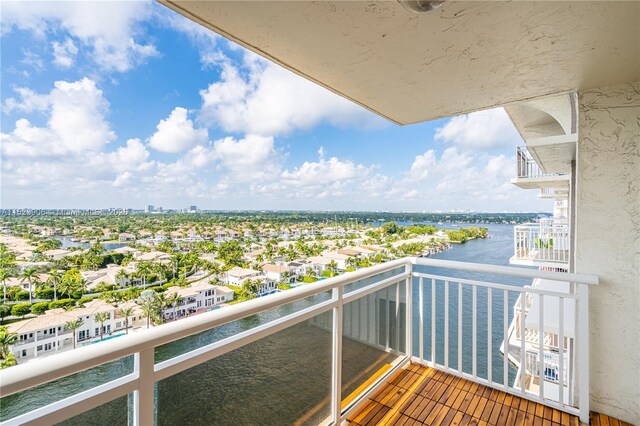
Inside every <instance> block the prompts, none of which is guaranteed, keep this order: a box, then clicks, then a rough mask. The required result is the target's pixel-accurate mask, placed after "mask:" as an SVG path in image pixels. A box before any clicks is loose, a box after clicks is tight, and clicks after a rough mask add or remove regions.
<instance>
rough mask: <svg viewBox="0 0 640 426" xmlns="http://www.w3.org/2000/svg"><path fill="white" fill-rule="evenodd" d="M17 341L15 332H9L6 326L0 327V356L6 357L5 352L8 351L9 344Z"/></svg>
mask: <svg viewBox="0 0 640 426" xmlns="http://www.w3.org/2000/svg"><path fill="white" fill-rule="evenodd" d="M17 341H18V335H17V334H16V333H9V331H8V330H7V328H6V327H0V358H2V359H6V354H7V353H9V352H10V350H9V346H11V345H13V344H14V343H16V342H17Z"/></svg>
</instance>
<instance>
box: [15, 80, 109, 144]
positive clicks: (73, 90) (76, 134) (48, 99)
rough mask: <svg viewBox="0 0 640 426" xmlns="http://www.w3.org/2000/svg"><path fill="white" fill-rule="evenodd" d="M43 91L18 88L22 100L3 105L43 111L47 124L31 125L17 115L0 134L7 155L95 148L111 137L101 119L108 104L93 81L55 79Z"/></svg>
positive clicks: (103, 119)
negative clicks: (51, 86) (49, 88)
mask: <svg viewBox="0 0 640 426" xmlns="http://www.w3.org/2000/svg"><path fill="white" fill-rule="evenodd" d="M54 86H55V88H54V89H53V90H52V91H51V92H50V93H49V94H47V95H38V94H35V93H34V92H32V91H31V90H29V89H19V92H18V93H19V94H20V95H21V97H22V102H20V101H16V100H15V99H9V100H7V102H6V103H5V107H6V108H8V109H10V110H13V109H16V110H20V111H41V112H45V111H46V112H47V113H48V116H49V119H48V122H47V127H43V128H41V127H35V126H33V125H32V124H31V123H30V122H29V121H28V120H27V119H24V118H23V119H19V120H18V121H17V122H16V125H15V128H14V130H13V131H12V132H11V133H10V134H2V152H3V154H4V155H8V156H20V155H23V156H48V155H65V154H68V153H74V152H82V151H86V150H92V151H97V150H100V149H101V148H103V147H104V146H105V145H106V144H107V143H109V142H111V141H113V140H115V137H116V135H115V133H114V132H113V131H112V130H111V127H110V125H109V123H107V121H106V119H105V115H106V113H107V111H108V107H109V104H108V102H107V101H106V99H105V98H104V97H103V96H102V91H101V90H100V89H98V88H97V86H96V84H95V82H94V81H93V80H90V79H88V78H83V79H81V80H78V81H75V82H66V81H56V82H55V83H54Z"/></svg>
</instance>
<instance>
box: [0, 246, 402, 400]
mask: <svg viewBox="0 0 640 426" xmlns="http://www.w3.org/2000/svg"><path fill="white" fill-rule="evenodd" d="M410 261H411V260H410V258H402V259H396V260H392V261H390V262H386V263H382V264H379V265H375V266H372V267H370V268H365V269H361V270H358V271H354V272H349V273H347V274H344V275H340V276H337V277H333V278H329V279H327V280H324V281H323V282H322V283H320V284H314V285H312V286H302V287H298V288H294V289H290V290H287V291H283V292H281V293H276V294H273V295H270V296H268V297H264V298H262V297H261V298H257V299H253V300H249V301H246V302H242V303H239V304H237V305H233V306H228V307H225V308H224V309H217V310H215V311H210V312H205V313H202V314H200V315H195V316H192V317H188V318H183V319H181V320H179V321H174V322H171V323H168V324H163V325H162V326H160V327H155V328H152V329H149V330H146V331H144V332H139V333H133V334H129V335H127V336H123V337H120V338H118V339H113V340H109V341H105V342H100V344H97V345H90V346H85V347H82V348H78V349H75V350H73V351H70V352H65V353H60V354H56V355H51V356H48V357H45V358H41V359H37V358H36V359H34V360H32V361H30V362H29V363H28V364H20V365H16V366H14V367H11V368H8V369H5V370H2V371H1V372H0V382H1V383H2V394H3V396H7V395H11V394H14V393H16V392H20V391H22V390H25V389H29V388H32V387H34V386H38V385H40V384H43V383H47V382H50V381H53V380H56V379H59V378H61V377H65V376H69V375H71V374H75V373H78V372H80V371H84V370H88V369H90V368H93V367H96V366H98V365H101V364H106V363H108V362H110V361H114V360H117V359H120V358H123V357H126V356H129V355H131V354H133V353H136V352H141V351H144V350H147V349H151V348H154V347H156V346H161V345H164V344H166V343H170V342H173V341H175V340H179V339H182V338H184V337H187V336H190V335H193V334H197V333H200V332H203V331H206V330H209V329H211V328H214V327H218V326H220V325H223V324H227V323H230V322H233V321H236V320H239V319H242V318H245V317H248V316H251V315H255V314H258V313H260V312H264V311H267V310H269V309H273V308H276V307H278V306H282V305H285V304H287V303H291V302H295V301H297V300H301V299H304V298H306V297H311V296H315V295H317V294H320V293H323V292H325V291H329V290H332V289H334V288H336V287H340V286H344V285H347V284H350V283H352V282H355V281H359V280H362V279H366V278H370V277H372V276H375V275H378V274H380V273H383V272H387V271H389V270H393V269H395V268H399V267H402V266H406V265H407V263H408V262H410Z"/></svg>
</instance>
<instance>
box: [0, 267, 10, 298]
mask: <svg viewBox="0 0 640 426" xmlns="http://www.w3.org/2000/svg"><path fill="white" fill-rule="evenodd" d="M10 276H11V274H10V273H9V271H8V270H6V269H0V281H2V301H3V302H4V303H6V302H7V278H9V277H10Z"/></svg>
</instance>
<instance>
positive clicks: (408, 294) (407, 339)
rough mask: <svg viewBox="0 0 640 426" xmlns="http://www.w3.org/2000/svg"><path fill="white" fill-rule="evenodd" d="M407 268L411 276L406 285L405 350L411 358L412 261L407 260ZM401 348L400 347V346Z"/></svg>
mask: <svg viewBox="0 0 640 426" xmlns="http://www.w3.org/2000/svg"><path fill="white" fill-rule="evenodd" d="M406 268H407V272H408V273H409V276H408V277H407V280H406V283H407V284H406V287H405V293H406V295H405V303H406V308H405V316H406V319H405V322H406V324H405V329H406V330H405V331H406V335H405V344H404V346H405V352H406V354H407V356H408V357H409V359H411V355H412V353H413V292H412V290H413V267H412V264H411V262H410V261H408V262H407V265H406ZM398 349H400V348H398Z"/></svg>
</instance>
